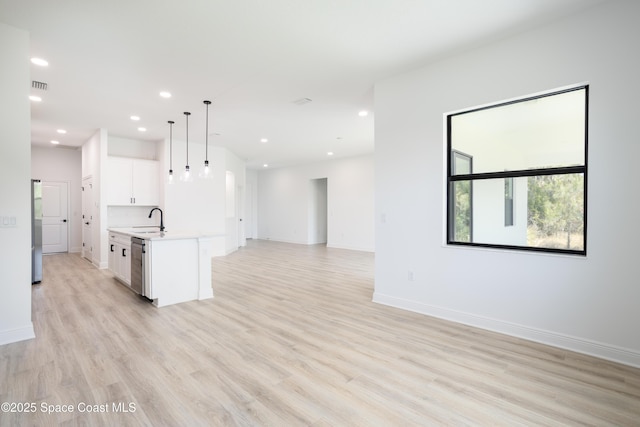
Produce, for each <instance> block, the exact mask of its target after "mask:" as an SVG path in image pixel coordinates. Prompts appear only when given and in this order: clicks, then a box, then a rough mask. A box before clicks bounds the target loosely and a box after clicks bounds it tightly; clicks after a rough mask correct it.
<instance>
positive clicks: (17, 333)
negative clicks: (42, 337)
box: [0, 322, 36, 345]
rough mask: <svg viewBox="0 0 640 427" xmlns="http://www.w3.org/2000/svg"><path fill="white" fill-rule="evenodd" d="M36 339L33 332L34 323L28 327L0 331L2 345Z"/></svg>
mask: <svg viewBox="0 0 640 427" xmlns="http://www.w3.org/2000/svg"><path fill="white" fill-rule="evenodd" d="M35 337H36V334H35V332H34V330H33V323H32V322H29V324H28V325H27V326H23V327H22V328H17V329H9V330H6V331H0V345H4V344H11V343H12V342H18V341H24V340H30V339H33V338H35Z"/></svg>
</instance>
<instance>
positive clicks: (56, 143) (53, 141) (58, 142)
mask: <svg viewBox="0 0 640 427" xmlns="http://www.w3.org/2000/svg"><path fill="white" fill-rule="evenodd" d="M51 143H52V144H54V145H58V144H60V141H56V140H55V139H52V140H51Z"/></svg>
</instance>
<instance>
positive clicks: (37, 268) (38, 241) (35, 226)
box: [31, 179, 42, 284]
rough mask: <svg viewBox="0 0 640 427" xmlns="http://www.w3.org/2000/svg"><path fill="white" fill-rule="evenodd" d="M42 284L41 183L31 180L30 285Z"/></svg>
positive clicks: (37, 180)
mask: <svg viewBox="0 0 640 427" xmlns="http://www.w3.org/2000/svg"><path fill="white" fill-rule="evenodd" d="M40 282H42V183H41V182H40V180H39V179H32V180H31V283H32V284H33V283H40Z"/></svg>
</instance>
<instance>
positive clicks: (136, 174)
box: [106, 156, 160, 206]
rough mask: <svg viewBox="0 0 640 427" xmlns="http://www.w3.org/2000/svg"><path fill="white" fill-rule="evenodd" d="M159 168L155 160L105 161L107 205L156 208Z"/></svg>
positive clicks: (158, 199)
mask: <svg viewBox="0 0 640 427" xmlns="http://www.w3.org/2000/svg"><path fill="white" fill-rule="evenodd" d="M159 176H160V166H159V162H158V161H156V160H143V159H132V158H128V157H112V156H109V157H108V159H107V182H106V188H107V204H108V205H113V206H133V205H137V206H157V205H159V204H160V182H159Z"/></svg>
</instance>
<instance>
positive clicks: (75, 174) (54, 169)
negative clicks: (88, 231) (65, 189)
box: [31, 147, 82, 252]
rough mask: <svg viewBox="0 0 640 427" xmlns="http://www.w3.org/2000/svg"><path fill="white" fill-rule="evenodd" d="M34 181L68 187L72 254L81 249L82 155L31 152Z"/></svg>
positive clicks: (59, 150)
mask: <svg viewBox="0 0 640 427" xmlns="http://www.w3.org/2000/svg"><path fill="white" fill-rule="evenodd" d="M31 177H32V178H33V179H40V180H42V181H60V182H67V183H69V206H70V210H69V222H68V224H69V252H80V250H81V249H82V190H81V187H82V152H81V151H80V150H68V149H64V148H59V147H58V148H43V147H32V148H31Z"/></svg>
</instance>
